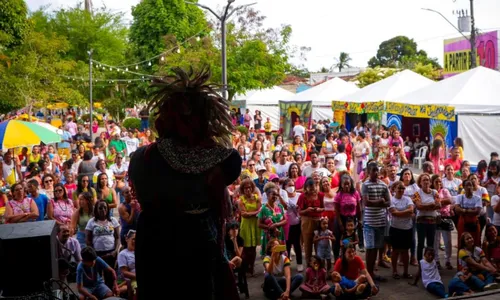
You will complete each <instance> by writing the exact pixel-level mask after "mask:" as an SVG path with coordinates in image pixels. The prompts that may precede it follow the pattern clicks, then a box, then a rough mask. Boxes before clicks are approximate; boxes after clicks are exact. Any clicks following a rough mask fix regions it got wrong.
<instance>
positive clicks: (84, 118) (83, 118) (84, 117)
mask: <svg viewBox="0 0 500 300" xmlns="http://www.w3.org/2000/svg"><path fill="white" fill-rule="evenodd" d="M80 120H81V121H82V122H90V114H83V115H82V116H81V117H80ZM94 120H97V123H98V124H99V126H104V120H103V119H102V117H101V116H99V115H97V114H95V113H94V114H92V122H93V121H94Z"/></svg>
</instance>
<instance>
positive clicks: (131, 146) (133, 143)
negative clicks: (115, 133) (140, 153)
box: [122, 136, 140, 155]
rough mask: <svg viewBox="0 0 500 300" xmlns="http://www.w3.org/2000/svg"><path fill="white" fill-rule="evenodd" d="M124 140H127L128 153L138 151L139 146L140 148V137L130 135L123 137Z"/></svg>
mask: <svg viewBox="0 0 500 300" xmlns="http://www.w3.org/2000/svg"><path fill="white" fill-rule="evenodd" d="M122 141H124V142H125V145H127V155H130V154H131V153H133V152H135V151H137V148H139V145H140V143H139V139H138V138H135V137H134V138H130V137H128V136H126V137H123V138H122Z"/></svg>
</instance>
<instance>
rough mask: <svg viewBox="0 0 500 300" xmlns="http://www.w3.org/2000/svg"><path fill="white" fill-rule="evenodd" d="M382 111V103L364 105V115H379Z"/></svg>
mask: <svg viewBox="0 0 500 300" xmlns="http://www.w3.org/2000/svg"><path fill="white" fill-rule="evenodd" d="M384 109H385V106H384V101H378V102H367V103H365V112H366V113H380V112H383V111H384Z"/></svg>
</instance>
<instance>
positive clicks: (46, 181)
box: [44, 179, 54, 183]
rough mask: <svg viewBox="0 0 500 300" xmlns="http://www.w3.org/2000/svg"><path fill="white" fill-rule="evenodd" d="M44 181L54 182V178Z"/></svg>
mask: <svg viewBox="0 0 500 300" xmlns="http://www.w3.org/2000/svg"><path fill="white" fill-rule="evenodd" d="M44 182H45V183H49V182H54V181H53V180H52V179H49V180H45V181H44Z"/></svg>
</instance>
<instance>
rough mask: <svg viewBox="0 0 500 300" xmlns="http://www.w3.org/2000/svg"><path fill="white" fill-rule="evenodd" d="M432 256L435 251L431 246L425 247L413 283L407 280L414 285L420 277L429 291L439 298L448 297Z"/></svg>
mask: <svg viewBox="0 0 500 300" xmlns="http://www.w3.org/2000/svg"><path fill="white" fill-rule="evenodd" d="M434 257H435V253H434V249H433V248H429V247H427V248H425V249H424V258H423V259H421V260H420V262H419V265H418V271H417V275H415V281H414V282H413V283H412V282H409V284H411V285H415V286H416V285H417V283H418V280H419V279H420V277H422V283H423V284H424V287H425V289H426V290H427V291H428V292H429V293H431V294H433V295H435V296H438V297H439V298H448V294H447V293H446V291H445V287H444V284H443V281H442V280H441V275H439V270H438V268H437V264H436V261H435V260H434Z"/></svg>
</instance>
